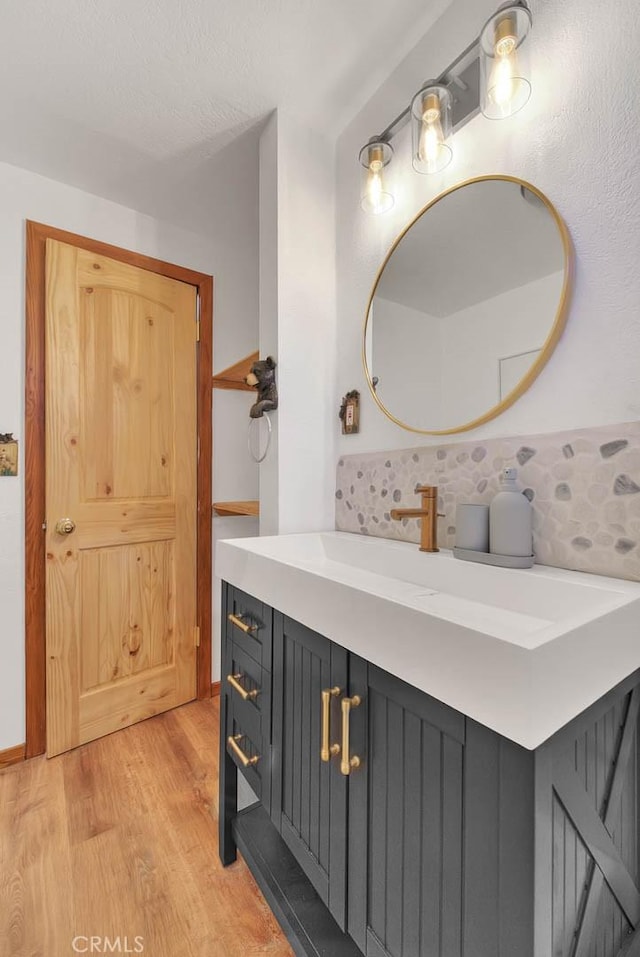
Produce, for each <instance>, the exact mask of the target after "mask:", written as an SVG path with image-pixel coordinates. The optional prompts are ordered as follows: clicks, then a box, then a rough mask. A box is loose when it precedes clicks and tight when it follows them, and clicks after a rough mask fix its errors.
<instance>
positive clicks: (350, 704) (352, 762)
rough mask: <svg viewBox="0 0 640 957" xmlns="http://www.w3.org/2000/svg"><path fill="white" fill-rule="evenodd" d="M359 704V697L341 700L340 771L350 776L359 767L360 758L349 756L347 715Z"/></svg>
mask: <svg viewBox="0 0 640 957" xmlns="http://www.w3.org/2000/svg"><path fill="white" fill-rule="evenodd" d="M360 702H361V698H360V696H359V695H357V694H354V695H353V697H352V698H343V699H342V760H341V761H340V770H341V771H342V773H343V774H351V772H352V770H353V769H354V768H359V767H360V758H359V757H358V756H357V754H354V755H353V757H350V755H349V715H350V714H351V709H352V708H357V707H358V705H359V704H360Z"/></svg>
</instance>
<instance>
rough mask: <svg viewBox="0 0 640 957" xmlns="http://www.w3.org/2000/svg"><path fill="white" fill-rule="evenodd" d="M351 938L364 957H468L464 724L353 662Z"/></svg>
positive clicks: (383, 674)
mask: <svg viewBox="0 0 640 957" xmlns="http://www.w3.org/2000/svg"><path fill="white" fill-rule="evenodd" d="M349 667H350V690H351V693H352V694H355V695H359V696H360V697H361V699H362V703H361V704H360V706H359V707H358V708H356V709H354V710H353V711H352V712H351V751H352V753H353V754H357V755H358V756H360V757H364V760H362V762H361V765H360V767H358V768H355V769H354V770H353V771H352V773H351V775H350V777H349V888H348V900H349V913H348V930H349V933H350V934H351V936H352V937H353V938H354V940H355V941H356V943H357V944H358V946H359V947H360V949H361V950H362V951H363V952H364V953H365V954H366V955H367V957H387V955H390V957H460V955H461V953H462V856H463V848H462V842H463V814H462V785H463V774H462V769H463V750H464V734H465V722H464V717H463V716H462V715H461V714H459V713H458V712H457V711H453V710H452V709H451V708H448V707H447V706H446V705H443V704H441V703H440V702H439V701H436V700H435V699H434V698H431V697H429V696H428V695H426V694H424V693H422V692H420V691H417V690H416V689H415V688H412V687H410V686H409V685H407V684H405V683H404V682H402V681H400V680H399V679H397V678H394V677H392V676H391V675H389V674H387V673H386V672H384V671H381V670H380V669H379V668H376V667H374V666H373V665H370V664H367V663H366V662H365V661H363V660H362V659H360V658H357V657H356V656H355V655H351V656H350V663H349Z"/></svg>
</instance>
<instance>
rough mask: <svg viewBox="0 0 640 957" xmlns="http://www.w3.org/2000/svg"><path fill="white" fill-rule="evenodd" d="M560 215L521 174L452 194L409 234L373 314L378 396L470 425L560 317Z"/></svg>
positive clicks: (372, 366)
mask: <svg viewBox="0 0 640 957" xmlns="http://www.w3.org/2000/svg"><path fill="white" fill-rule="evenodd" d="M565 267H566V262H565V248H564V244H563V237H562V235H561V232H560V230H559V227H558V223H557V221H556V218H555V217H554V216H553V215H552V214H551V212H550V210H549V208H548V207H547V205H546V204H545V202H544V201H543V200H541V199H540V198H539V197H538V196H537V195H536V194H535V193H533V192H531V191H530V190H528V189H525V188H524V187H522V188H521V185H520V184H519V183H514V182H511V181H508V180H503V179H490V180H483V181H481V182H475V183H471V184H469V185H467V186H465V187H464V188H461V189H458V190H456V191H455V192H452V193H449V194H447V195H445V197H444V198H443V199H441V200H440V201H439V202H436V203H435V204H434V205H433V206H431V207H430V208H428V209H427V211H426V213H425V214H424V215H423V216H421V217H420V218H419V219H417V220H416V222H415V223H414V224H413V226H412V227H411V228H410V229H409V230H408V231H407V233H406V234H405V235H404V236H403V238H402V239H401V240H400V241H399V243H398V244H397V246H396V247H395V249H394V250H393V252H392V253H391V256H390V257H389V259H388V262H387V264H386V266H385V268H384V270H383V271H382V274H381V276H380V277H379V281H378V285H377V287H376V289H375V294H374V296H373V299H372V302H371V309H370V313H369V320H368V324H367V334H368V335H367V342H366V353H367V364H368V366H369V370H370V373H371V375H375V376H377V377H378V379H379V383H378V387H377V396H378V398H379V400H380V401H381V402H382V404H383V405H384V406H385V408H386V409H387V410H388V411H389V412H390V413H391V415H393V416H395V417H396V418H397V419H399V420H400V421H401V422H403V423H406V424H407V425H408V426H410V427H413V428H416V429H423V430H431V431H439V430H445V429H453V428H456V427H459V426H463V425H465V424H466V423H468V422H470V421H472V420H473V419H476V418H478V417H479V416H482V415H483V414H485V413H486V412H487V411H488V410H490V409H492V408H493V407H494V406H496V405H498V404H499V403H500V402H501V401H502V400H503V399H504V398H505V397H506V396H507V395H508V394H509V393H510V392H511V391H512V390H513V389H514V388H515V387H516V386H517V385H518V384H519V383H520V381H521V380H522V378H523V377H525V376H526V375H527V373H528V372H529V370H530V368H531V366H532V365H533V364H534V363H535V361H536V360H537V359H538V358H539V356H540V351H541V349H542V346H543V344H544V343H545V340H546V339H547V337H548V335H549V333H550V331H551V329H552V328H553V326H554V322H555V320H556V315H557V312H558V306H559V303H560V302H561V299H562V294H563V287H564V280H565Z"/></svg>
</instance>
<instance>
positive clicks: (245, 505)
mask: <svg viewBox="0 0 640 957" xmlns="http://www.w3.org/2000/svg"><path fill="white" fill-rule="evenodd" d="M213 511H214V512H215V513H216V515H254V516H258V515H259V514H260V502H214V503H213Z"/></svg>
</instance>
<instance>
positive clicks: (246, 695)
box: [227, 674, 260, 701]
mask: <svg viewBox="0 0 640 957" xmlns="http://www.w3.org/2000/svg"><path fill="white" fill-rule="evenodd" d="M243 678H244V675H243V674H237V675H227V683H228V684H230V685H231V687H232V688H233V690H234V691H237V693H238V694H239V695H240V697H241V698H242V700H243V701H254V700H255V699H256V698H257V697H258V695H259V694H260V689H259V688H254V689H253V691H247V689H246V688H243V687H242V685H241V684H240V682H241V680H242V679H243Z"/></svg>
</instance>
